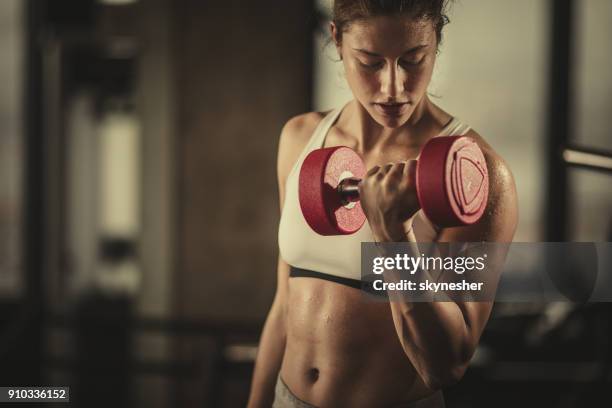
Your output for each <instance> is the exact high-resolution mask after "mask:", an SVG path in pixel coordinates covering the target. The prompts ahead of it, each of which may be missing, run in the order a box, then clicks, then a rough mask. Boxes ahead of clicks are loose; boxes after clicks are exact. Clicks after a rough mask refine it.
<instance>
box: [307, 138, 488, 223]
mask: <svg viewBox="0 0 612 408" xmlns="http://www.w3.org/2000/svg"><path fill="white" fill-rule="evenodd" d="M365 174H366V168H365V165H364V163H363V160H361V157H359V155H358V154H357V153H356V152H355V151H353V150H352V149H350V148H348V147H345V146H336V147H328V148H324V149H317V150H313V151H312V152H310V153H309V154H308V155H307V156H306V158H305V159H304V162H303V163H302V167H301V169H300V180H299V200H300V207H301V209H302V213H303V214H304V218H305V219H306V222H307V223H308V225H310V227H311V228H312V229H313V230H314V231H315V232H317V233H318V234H321V235H348V234H352V233H354V232H356V231H358V230H359V229H360V228H361V226H362V225H363V223H364V222H365V219H366V217H365V214H364V212H363V210H362V208H361V205H360V203H359V183H360V182H361V179H363V177H365ZM415 180H416V191H417V196H418V199H419V205H420V206H421V208H422V209H423V211H424V212H425V215H427V217H428V218H429V219H430V220H431V221H432V222H433V223H434V224H436V225H437V226H439V227H453V226H460V225H470V224H473V223H475V222H476V221H478V220H479V219H480V218H481V217H482V214H483V213H484V210H485V207H486V205H487V199H488V195H489V175H488V172H487V165H486V162H485V158H484V155H483V153H482V151H481V150H480V148H479V147H478V145H477V144H476V142H474V140H473V139H471V138H469V137H465V136H441V137H434V138H431V139H430V140H429V141H428V142H427V144H425V146H424V147H423V150H422V151H421V154H420V157H419V160H418V162H417V165H416V176H415Z"/></svg>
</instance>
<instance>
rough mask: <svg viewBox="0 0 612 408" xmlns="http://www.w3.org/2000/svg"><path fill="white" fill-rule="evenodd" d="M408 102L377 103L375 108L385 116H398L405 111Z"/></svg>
mask: <svg viewBox="0 0 612 408" xmlns="http://www.w3.org/2000/svg"><path fill="white" fill-rule="evenodd" d="M406 106H408V103H375V104H374V107H375V109H376V110H377V111H378V112H380V113H382V114H383V115H385V116H389V117H398V116H401V115H402V113H403V112H404V109H405V108H406Z"/></svg>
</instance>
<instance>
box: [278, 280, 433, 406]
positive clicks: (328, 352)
mask: <svg viewBox="0 0 612 408" xmlns="http://www.w3.org/2000/svg"><path fill="white" fill-rule="evenodd" d="M286 313H287V341H286V346H285V353H284V358H283V363H282V366H281V371H280V376H281V378H282V379H283V381H284V382H285V384H287V386H288V387H289V389H290V390H291V391H292V392H293V393H294V394H295V395H296V396H297V397H298V398H299V399H301V400H303V401H306V402H308V403H310V404H312V405H315V406H323V407H325V406H351V407H359V406H364V407H369V406H395V405H398V404H401V403H403V402H409V401H415V400H418V399H421V398H423V397H425V396H427V395H429V394H431V393H432V392H431V391H430V390H429V389H428V388H427V387H426V386H425V385H424V383H423V382H422V381H421V379H420V377H419V376H418V374H417V372H416V371H415V369H414V367H413V366H412V364H411V363H410V360H409V359H408V357H407V356H406V354H405V353H404V351H403V350H402V348H401V345H400V343H399V339H398V338H397V334H396V331H395V327H394V325H393V319H392V316H391V310H390V308H389V304H388V303H386V302H379V301H374V300H368V299H366V298H365V295H364V294H363V293H361V292H360V291H359V290H356V289H354V288H351V287H348V286H344V285H340V284H337V283H333V282H328V281H325V280H321V279H315V278H298V277H296V278H290V279H289V295H288V299H287V311H286Z"/></svg>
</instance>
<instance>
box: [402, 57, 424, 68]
mask: <svg viewBox="0 0 612 408" xmlns="http://www.w3.org/2000/svg"><path fill="white" fill-rule="evenodd" d="M424 60H425V56H421V57H415V58H409V59H401V60H400V61H399V64H400V66H401V67H402V68H410V67H417V66H419V65H421V64H422V63H423V61H424Z"/></svg>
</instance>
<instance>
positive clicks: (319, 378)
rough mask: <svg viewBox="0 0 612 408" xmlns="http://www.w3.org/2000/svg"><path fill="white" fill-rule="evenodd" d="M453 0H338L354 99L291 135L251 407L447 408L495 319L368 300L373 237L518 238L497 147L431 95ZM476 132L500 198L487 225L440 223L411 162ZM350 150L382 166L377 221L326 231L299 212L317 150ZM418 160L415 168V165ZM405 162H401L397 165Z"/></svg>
mask: <svg viewBox="0 0 612 408" xmlns="http://www.w3.org/2000/svg"><path fill="white" fill-rule="evenodd" d="M445 3H446V2H445V1H444V0H390V1H385V0H336V1H335V3H334V8H333V10H334V17H333V21H332V24H331V35H332V39H333V41H334V43H335V45H336V48H337V51H338V54H339V57H340V59H341V60H342V62H343V65H344V69H345V74H346V79H347V82H348V84H349V86H350V89H351V91H352V93H353V96H354V100H352V101H351V102H349V103H348V104H347V105H346V106H344V107H343V108H341V109H336V110H334V111H332V112H330V113H327V114H321V113H316V112H312V113H307V114H303V115H300V116H297V117H295V118H293V119H291V120H290V121H289V122H288V123H287V124H286V125H285V127H284V129H283V131H282V134H281V137H280V144H279V152H278V181H279V189H280V200H281V223H280V229H279V247H280V257H279V262H278V287H277V292H276V296H275V298H274V302H273V305H272V308H271V310H270V313H269V315H268V318H267V320H266V324H265V326H264V329H263V333H262V337H261V342H260V347H259V352H258V356H257V361H256V366H255V372H254V378H253V383H252V389H251V396H250V400H249V406H251V407H264V406H265V407H269V406H271V405H274V406H278V407H281V406H290V407H310V406H324V407H328V406H329V407H349V406H350V407H386V406H389V407H394V406H419V407H421V406H422V407H425V406H427V407H430V406H431V407H439V406H444V400H443V398H442V395H441V391H440V390H441V389H442V388H444V387H445V386H448V385H449V384H453V383H455V382H456V381H458V380H459V379H460V378H461V377H462V375H463V373H464V372H465V370H466V367H467V365H468V363H469V361H470V359H471V356H472V355H473V353H474V350H475V348H476V346H477V344H478V340H479V338H480V335H481V333H482V331H483V329H484V326H485V324H486V321H487V320H488V317H489V314H490V311H491V307H492V304H491V303H489V302H481V303H475V302H430V303H410V302H407V301H403V302H389V303H382V302H369V301H367V300H365V297H364V296H362V295H361V293H360V291H359V290H358V289H355V287H354V286H355V285H353V284H352V282H353V283H354V282H355V279H359V273H360V269H359V265H360V242H362V241H377V242H393V241H407V240H408V241H417V242H434V241H437V242H477V241H489V242H496V241H497V242H511V241H512V237H513V234H514V231H515V228H516V223H517V204H516V192H515V188H514V181H513V178H512V175H511V173H510V171H509V170H508V168H507V166H506V165H505V163H504V162H503V160H502V159H501V158H500V157H499V156H498V155H497V154H496V153H495V152H494V151H493V149H492V148H491V147H490V146H489V145H488V144H487V143H486V142H485V140H484V139H483V138H482V137H481V136H480V135H479V134H477V133H476V132H475V131H474V130H471V129H470V128H469V127H468V126H467V125H465V124H463V123H461V121H459V120H458V119H457V118H454V117H453V116H451V115H450V114H448V113H446V112H445V111H443V110H442V109H441V108H439V107H438V106H436V105H435V104H434V103H432V101H431V100H430V99H429V97H428V95H427V93H426V91H427V87H428V85H429V82H430V79H431V76H432V72H433V68H434V64H435V60H436V55H437V50H438V46H439V44H440V40H441V35H442V28H443V26H444V24H445V23H446V21H447V19H446V16H445V15H444V9H445ZM440 135H466V136H469V137H472V138H473V139H474V140H476V141H477V143H478V144H479V145H480V147H481V149H482V150H483V152H484V154H485V158H486V160H487V166H488V170H489V177H490V193H489V203H488V207H487V210H486V212H485V215H484V217H483V218H482V219H481V220H480V221H479V222H478V223H476V224H475V225H471V226H465V227H456V228H443V229H439V228H437V227H434V226H433V225H432V224H431V222H430V221H429V220H428V219H427V218H426V217H425V215H424V214H423V212H422V211H421V210H418V204H417V200H416V194H415V188H414V185H413V184H412V183H410V182H406V180H410V177H409V173H410V172H412V171H413V166H411V165H409V164H410V163H413V162H410V160H409V159H414V158H416V157H417V156H418V154H419V152H420V150H421V148H422V146H423V145H424V144H425V143H426V142H427V141H428V140H429V139H430V138H432V137H436V136H440ZM339 145H343V146H349V147H351V148H353V149H354V150H355V151H357V152H358V153H359V154H360V156H361V157H362V158H363V160H364V161H365V164H366V167H367V168H369V169H371V170H370V171H369V172H368V175H367V176H366V179H365V180H364V182H362V183H361V185H360V193H361V204H362V207H363V209H364V212H365V213H366V216H367V220H368V222H367V224H366V225H364V227H363V228H362V229H361V230H360V231H359V232H358V233H356V234H353V235H348V236H332V237H327V236H325V237H323V236H318V235H317V234H316V233H314V232H313V231H312V230H310V228H309V227H308V225H307V224H306V222H305V221H304V219H303V217H302V216H301V213H300V209H299V202H298V197H297V191H298V189H297V183H298V177H299V168H300V166H301V163H302V161H303V160H304V157H305V156H306V154H307V153H308V152H310V151H312V150H314V149H317V148H321V147H331V146H339ZM407 160H408V161H407ZM389 163H394V164H389Z"/></svg>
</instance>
